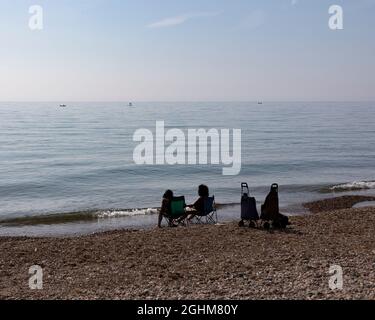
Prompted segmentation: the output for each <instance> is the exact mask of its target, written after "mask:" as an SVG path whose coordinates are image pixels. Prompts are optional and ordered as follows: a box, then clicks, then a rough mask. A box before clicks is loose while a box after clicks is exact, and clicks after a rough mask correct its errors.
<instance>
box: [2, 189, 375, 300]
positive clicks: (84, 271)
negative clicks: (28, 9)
mask: <svg viewBox="0 0 375 320" xmlns="http://www.w3.org/2000/svg"><path fill="white" fill-rule="evenodd" d="M367 200H368V201H370V200H373V198H372V197H358V196H352V197H339V198H333V199H326V200H322V201H317V202H313V203H309V204H305V207H306V208H308V209H309V210H310V212H311V213H310V214H308V215H304V216H295V217H291V223H292V225H291V226H290V227H288V229H287V230H286V231H278V230H273V231H272V230H271V231H265V230H263V229H252V228H239V227H238V225H237V223H236V222H230V223H225V224H219V225H203V226H202V225H197V226H190V227H179V228H163V229H156V228H155V229H152V230H119V231H111V232H105V233H98V234H92V235H88V236H80V237H70V238H28V237H0V252H1V256H0V299H166V300H168V299H371V300H373V299H375V208H374V207H364V208H358V209H353V208H352V206H353V205H354V204H355V203H358V202H362V201H367ZM32 265H39V266H41V267H42V268H43V289H41V290H31V289H30V288H29V277H30V275H29V273H28V271H29V268H30V266H32ZM332 265H338V266H340V267H341V268H342V271H343V287H342V289H341V290H332V289H330V287H329V279H330V276H331V275H330V273H329V269H330V267H331V266H332Z"/></svg>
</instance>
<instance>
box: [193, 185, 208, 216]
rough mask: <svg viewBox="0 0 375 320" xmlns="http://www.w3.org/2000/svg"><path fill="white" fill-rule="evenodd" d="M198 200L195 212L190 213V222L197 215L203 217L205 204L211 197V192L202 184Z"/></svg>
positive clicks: (194, 205)
mask: <svg viewBox="0 0 375 320" xmlns="http://www.w3.org/2000/svg"><path fill="white" fill-rule="evenodd" d="M198 196H199V198H198V200H197V201H195V203H194V204H193V206H192V207H193V209H194V211H192V212H190V216H189V218H188V219H189V220H191V219H193V218H194V217H195V216H196V215H202V214H203V213H204V202H205V201H206V199H207V198H208V197H209V196H210V191H209V189H208V187H207V186H206V185H204V184H201V185H200V186H199V187H198Z"/></svg>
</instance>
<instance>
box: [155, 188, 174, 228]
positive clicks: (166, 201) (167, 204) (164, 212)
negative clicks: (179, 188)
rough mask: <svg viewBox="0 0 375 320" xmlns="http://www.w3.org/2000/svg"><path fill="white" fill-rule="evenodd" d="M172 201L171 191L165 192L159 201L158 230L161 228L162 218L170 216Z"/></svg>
mask: <svg viewBox="0 0 375 320" xmlns="http://www.w3.org/2000/svg"><path fill="white" fill-rule="evenodd" d="M172 199H173V191H172V190H167V191H165V193H164V195H163V199H162V201H161V209H160V211H159V220H158V228H161V222H162V221H163V217H168V216H169V215H170V210H171V201H172ZM170 227H171V225H170Z"/></svg>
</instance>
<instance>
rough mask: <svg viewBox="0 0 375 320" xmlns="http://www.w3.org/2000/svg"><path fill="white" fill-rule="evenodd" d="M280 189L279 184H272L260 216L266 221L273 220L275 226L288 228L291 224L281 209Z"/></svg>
mask: <svg viewBox="0 0 375 320" xmlns="http://www.w3.org/2000/svg"><path fill="white" fill-rule="evenodd" d="M278 189H279V186H278V185H277V184H273V185H272V186H271V191H270V193H269V194H268V195H267V197H266V200H265V201H264V204H263V205H262V214H261V216H260V218H261V219H262V220H265V221H272V225H273V226H274V227H275V228H286V226H287V225H288V224H289V219H288V217H286V216H284V215H282V214H281V213H280V211H279V195H278Z"/></svg>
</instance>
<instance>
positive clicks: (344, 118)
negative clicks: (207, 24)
mask: <svg viewBox="0 0 375 320" xmlns="http://www.w3.org/2000/svg"><path fill="white" fill-rule="evenodd" d="M64 103H65V104H66V105H67V107H66V108H61V107H59V105H60V102H50V103H47V102H43V103H35V102H33V103H27V102H24V103H0V235H4V234H10V235H13V234H29V235H46V234H55V235H59V234H71V233H87V232H94V231H99V230H106V229H112V228H122V227H134V226H140V225H142V226H149V225H151V224H155V222H156V216H155V209H154V208H156V207H158V206H159V204H160V198H161V196H162V194H163V192H164V190H165V189H167V188H169V189H172V190H174V192H175V194H177V195H185V196H186V198H187V202H189V203H190V202H193V201H194V199H195V198H196V189H197V186H198V185H199V184H201V183H205V184H207V185H208V186H209V187H210V191H211V193H212V194H215V197H216V202H218V203H220V204H232V203H238V202H239V199H240V183H241V182H248V183H249V185H250V188H251V193H252V194H253V195H254V196H255V197H256V198H257V201H258V202H259V203H260V202H262V201H263V200H264V198H265V196H266V194H267V192H268V189H269V186H270V185H271V184H272V183H274V182H276V183H279V184H280V202H281V207H282V210H283V211H284V212H287V213H290V214H298V213H303V209H302V206H301V204H302V203H303V202H305V201H309V200H313V199H318V198H323V197H328V196H332V194H333V193H339V194H340V195H341V194H345V193H348V192H350V193H358V194H368V193H370V194H371V191H373V190H372V189H373V188H375V182H374V180H375V170H374V169H375V161H374V160H375V103H370V102H369V103H365V102H351V103H342V102H337V103H332V102H330V103H323V102H319V103H310V102H293V103H290V102H280V103H279V102H272V103H270V102H264V103H263V104H258V103H256V102H255V103H252V102H241V103H239V102H236V103H224V102H217V103H216V102H210V103H206V102H205V103H198V102H194V103H190V102H178V103H172V102H170V103H146V102H144V103H140V102H139V103H134V106H132V107H129V106H128V103H125V102H124V103H112V102H111V103H107V102H103V103H81V102H80V103H74V102H64ZM159 120H163V121H164V122H165V126H166V128H167V129H168V128H179V129H182V130H187V129H188V128H204V129H210V128H217V129H220V128H229V129H233V128H236V129H242V170H241V173H240V174H239V175H238V176H223V175H222V166H221V165H220V166H217V165H215V166H209V165H208V166H202V165H199V166H191V165H178V166H167V165H165V166H160V165H159V166H157V165H154V166H151V165H150V166H138V165H135V164H134V162H133V150H134V148H135V146H136V145H137V144H138V143H137V142H133V134H134V132H135V131H136V130H137V129H139V128H147V129H150V130H152V131H155V122H156V121H159ZM373 193H375V191H374V192H373ZM145 208H146V209H145ZM238 216H239V209H238V207H236V206H230V205H227V206H224V207H223V208H222V209H221V210H220V211H219V217H220V218H221V220H230V219H238ZM45 217H49V220H43V219H44V218H45ZM41 218H42V219H41ZM38 219H39V220H40V221H39V220H38ZM38 221H39V222H38Z"/></svg>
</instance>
